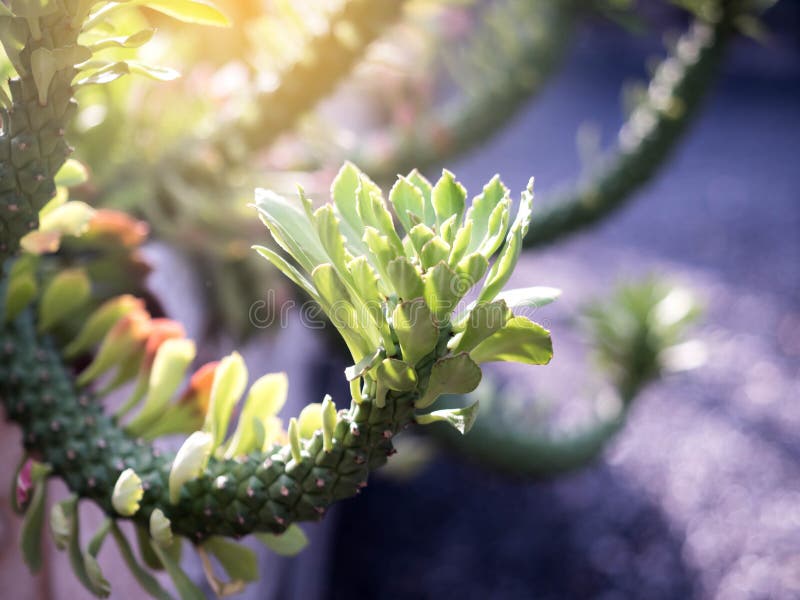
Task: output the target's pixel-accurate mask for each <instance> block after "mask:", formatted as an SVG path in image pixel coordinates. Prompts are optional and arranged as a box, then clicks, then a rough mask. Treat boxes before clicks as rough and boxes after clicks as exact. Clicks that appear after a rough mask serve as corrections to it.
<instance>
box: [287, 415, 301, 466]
mask: <svg viewBox="0 0 800 600" xmlns="http://www.w3.org/2000/svg"><path fill="white" fill-rule="evenodd" d="M289 445H290V446H291V451H292V458H293V459H294V461H295V462H298V463H299V462H300V461H302V460H303V453H302V450H301V446H300V426H299V425H298V424H297V419H296V418H294V417H292V418H291V419H290V420H289Z"/></svg>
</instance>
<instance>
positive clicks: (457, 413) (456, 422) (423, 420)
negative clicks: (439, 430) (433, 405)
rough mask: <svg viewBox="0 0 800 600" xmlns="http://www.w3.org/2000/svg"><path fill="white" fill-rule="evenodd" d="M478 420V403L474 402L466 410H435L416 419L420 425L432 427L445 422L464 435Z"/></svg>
mask: <svg viewBox="0 0 800 600" xmlns="http://www.w3.org/2000/svg"><path fill="white" fill-rule="evenodd" d="M477 418H478V402H477V401H476V402H474V403H473V404H470V405H469V406H466V407H464V408H450V409H445V410H435V411H433V412H431V413H427V414H424V415H417V416H416V417H415V419H416V421H417V423H419V424H420V425H430V424H431V423H437V422H443V423H447V424H448V425H450V426H451V427H454V428H455V429H457V430H458V431H460V432H461V433H462V434H464V433H468V432H469V430H470V429H472V425H473V424H474V423H475V419H477Z"/></svg>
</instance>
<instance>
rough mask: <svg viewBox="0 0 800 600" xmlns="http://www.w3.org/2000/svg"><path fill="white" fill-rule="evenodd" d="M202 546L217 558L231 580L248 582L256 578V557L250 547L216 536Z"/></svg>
mask: <svg viewBox="0 0 800 600" xmlns="http://www.w3.org/2000/svg"><path fill="white" fill-rule="evenodd" d="M203 548H205V549H206V550H207V551H208V552H210V553H211V554H213V555H214V556H215V557H216V558H217V560H218V561H219V564H221V565H222V568H223V569H225V572H226V573H227V574H228V577H230V578H231V580H233V581H247V582H249V581H256V580H257V579H258V559H257V558H256V554H255V552H253V551H252V550H251V549H250V548H247V547H246V546H242V545H241V544H237V543H236V542H232V541H230V540H228V539H225V538H223V537H218V536H214V537H211V538H209V539H208V540H206V541H205V542H204V543H203Z"/></svg>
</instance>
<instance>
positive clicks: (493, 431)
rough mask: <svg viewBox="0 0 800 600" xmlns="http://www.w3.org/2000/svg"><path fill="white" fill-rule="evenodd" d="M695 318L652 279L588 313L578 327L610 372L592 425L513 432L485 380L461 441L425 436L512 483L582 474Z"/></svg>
mask: <svg viewBox="0 0 800 600" xmlns="http://www.w3.org/2000/svg"><path fill="white" fill-rule="evenodd" d="M698 313H699V309H698V305H697V303H696V300H695V299H694V298H693V297H692V295H691V294H690V293H689V292H687V291H686V290H683V289H681V288H672V287H670V286H669V285H666V284H665V283H663V282H660V281H658V280H655V279H649V280H646V281H644V282H641V283H635V284H628V285H624V286H620V287H619V288H618V289H617V290H616V292H615V293H614V294H613V295H612V297H611V298H609V299H606V300H603V301H602V302H600V303H596V304H593V305H592V306H590V307H589V308H588V310H587V311H586V319H585V323H584V324H585V327H586V328H587V329H588V333H589V337H590V338H591V342H592V345H593V350H594V352H595V354H596V355H597V358H598V359H599V362H600V363H601V364H602V365H604V366H605V367H606V369H607V370H608V371H609V372H610V376H611V381H612V382H613V392H612V393H611V395H610V396H609V397H603V398H600V399H599V400H600V402H601V403H602V406H603V409H602V410H600V411H599V412H598V414H597V416H596V417H595V419H594V420H593V422H592V423H590V424H588V425H582V426H581V427H580V428H578V429H576V430H575V431H571V432H564V431H559V432H558V433H557V434H551V433H549V432H547V431H546V430H545V431H543V432H538V431H527V430H523V429H521V428H520V427H519V426H515V424H514V423H513V422H512V421H513V420H512V419H511V418H509V417H505V418H504V417H503V415H502V411H499V410H497V408H498V407H496V406H495V404H496V403H497V402H498V400H499V398H498V396H499V395H500V394H502V392H498V391H497V390H496V389H492V387H491V383H490V382H488V381H487V382H485V383H484V385H485V386H486V387H485V388H482V389H480V390H478V391H477V392H476V394H475V395H476V396H478V398H479V400H480V403H481V411H480V415H479V417H478V419H477V420H476V422H475V426H474V427H473V428H472V430H471V431H470V432H469V433H468V434H467V435H465V436H459V437H456V436H453V435H451V432H449V431H447V430H446V429H445V428H435V429H434V428H432V429H431V430H430V432H431V433H432V434H433V435H434V436H435V437H436V438H437V439H438V440H440V441H441V442H442V443H443V444H444V445H445V446H446V447H448V448H450V449H452V450H455V451H457V452H458V453H459V454H460V455H464V456H466V457H468V458H470V459H471V460H473V461H475V462H477V463H479V464H482V465H485V466H488V467H490V468H492V469H493V470H497V471H502V472H505V473H507V474H509V475H512V476H515V477H549V476H554V475H558V474H561V473H564V472H568V471H573V470H575V469H579V468H582V467H585V466H587V465H588V464H590V463H591V462H592V461H594V460H596V459H597V458H598V457H599V456H600V454H601V453H602V451H603V450H604V449H605V447H606V445H607V444H608V443H609V442H610V441H611V439H612V438H613V437H614V436H615V435H616V434H617V433H618V432H619V431H620V430H621V429H622V428H623V427H624V425H625V422H626V420H627V415H628V412H629V411H630V409H631V407H632V406H633V404H634V402H635V400H636V398H637V397H638V396H639V395H640V394H641V393H642V392H643V390H644V389H645V388H646V387H647V386H648V385H649V384H650V383H652V382H655V381H657V380H658V379H659V377H660V376H661V374H662V373H663V372H664V371H665V370H668V368H669V367H670V365H669V363H670V360H669V358H668V357H669V356H670V354H671V353H672V355H673V356H674V355H675V353H676V350H675V349H676V348H677V349H678V350H677V352H680V351H681V345H682V344H685V342H684V336H685V332H686V328H687V326H688V325H689V324H690V323H691V322H692V321H693V320H694V319H695V318H696V317H697V315H698ZM684 347H685V346H684ZM504 395H506V396H507V394H504ZM520 400H521V399H520ZM455 401H456V402H457V403H460V402H463V400H462V399H458V398H455ZM598 404H600V403H598Z"/></svg>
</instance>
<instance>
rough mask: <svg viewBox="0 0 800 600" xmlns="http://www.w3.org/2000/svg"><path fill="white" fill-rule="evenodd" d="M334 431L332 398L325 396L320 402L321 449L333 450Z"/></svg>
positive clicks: (334, 418)
mask: <svg viewBox="0 0 800 600" xmlns="http://www.w3.org/2000/svg"><path fill="white" fill-rule="evenodd" d="M335 429H336V405H335V404H334V403H333V398H331V397H330V396H328V395H326V396H325V399H324V400H323V401H322V449H323V450H324V451H325V452H330V451H331V450H333V432H334V430H335Z"/></svg>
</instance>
